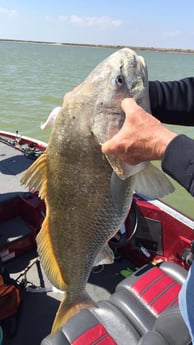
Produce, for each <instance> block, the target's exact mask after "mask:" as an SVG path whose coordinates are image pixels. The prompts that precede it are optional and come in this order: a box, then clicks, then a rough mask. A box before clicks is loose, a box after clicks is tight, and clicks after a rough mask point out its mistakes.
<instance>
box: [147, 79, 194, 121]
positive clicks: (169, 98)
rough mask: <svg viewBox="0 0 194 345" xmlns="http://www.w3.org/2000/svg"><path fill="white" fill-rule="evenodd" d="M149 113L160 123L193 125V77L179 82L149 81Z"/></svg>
mask: <svg viewBox="0 0 194 345" xmlns="http://www.w3.org/2000/svg"><path fill="white" fill-rule="evenodd" d="M149 93H150V103H151V112H152V114H153V115H154V116H155V117H157V118H158V119H159V120H160V121H161V122H163V123H168V124H176V125H183V126H193V125H194V77H191V78H185V79H181V80H179V81H168V82H160V81H149Z"/></svg>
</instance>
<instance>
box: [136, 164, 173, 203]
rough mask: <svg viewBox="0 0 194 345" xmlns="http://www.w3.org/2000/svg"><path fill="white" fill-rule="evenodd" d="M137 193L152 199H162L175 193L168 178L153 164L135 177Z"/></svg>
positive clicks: (148, 165)
mask: <svg viewBox="0 0 194 345" xmlns="http://www.w3.org/2000/svg"><path fill="white" fill-rule="evenodd" d="M134 189H135V192H137V193H140V194H143V195H146V196H148V197H150V198H162V197H164V196H165V195H168V194H169V193H172V192H173V191H174V187H173V185H172V183H171V182H170V181H169V179H168V178H167V176H166V175H165V174H164V173H163V172H162V171H161V170H160V169H159V168H157V167H156V166H154V165H153V164H152V163H148V164H147V165H146V166H145V168H144V169H142V170H141V171H140V172H139V173H138V174H136V175H135V188H134Z"/></svg>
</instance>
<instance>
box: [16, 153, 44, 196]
mask: <svg viewBox="0 0 194 345" xmlns="http://www.w3.org/2000/svg"><path fill="white" fill-rule="evenodd" d="M21 183H22V184H25V185H26V186H27V187H28V188H29V189H35V190H38V191H39V196H40V197H41V198H42V199H46V192H47V155H46V152H44V153H43V154H42V155H41V156H40V157H39V158H38V159H37V160H36V161H35V162H34V163H33V164H32V165H31V166H30V167H29V168H28V169H27V170H26V172H25V173H24V175H23V176H22V178H21Z"/></svg>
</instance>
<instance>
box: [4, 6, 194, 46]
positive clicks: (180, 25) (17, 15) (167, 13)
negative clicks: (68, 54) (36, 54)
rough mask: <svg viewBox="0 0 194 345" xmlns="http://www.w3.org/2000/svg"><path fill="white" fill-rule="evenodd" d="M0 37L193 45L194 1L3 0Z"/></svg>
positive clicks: (93, 42) (101, 42) (137, 44)
mask: <svg viewBox="0 0 194 345" xmlns="http://www.w3.org/2000/svg"><path fill="white" fill-rule="evenodd" d="M0 38H5V39H6V38H8V39H23V40H35V41H38V40H40V41H55V42H68V43H90V44H110V45H112V44H113V45H129V46H145V47H161V48H183V49H194V0H184V1H183V0H163V1H161V0H154V1H153V0H147V1H145V0H120V1H119V0H85V1H81V0H52V1H51V0H39V1H37V0H0Z"/></svg>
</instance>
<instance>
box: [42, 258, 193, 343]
mask: <svg viewBox="0 0 194 345" xmlns="http://www.w3.org/2000/svg"><path fill="white" fill-rule="evenodd" d="M186 275H187V272H186V271H185V270H184V269H183V268H181V267H180V266H178V265H176V264H174V263H171V262H164V263H162V264H161V265H159V266H151V265H147V266H144V267H143V268H141V269H140V270H138V271H137V272H135V273H134V274H133V275H131V276H130V277H128V278H126V279H124V280H123V281H122V282H121V283H120V284H118V286H117V288H116V291H115V293H114V294H113V295H112V296H111V297H110V299H109V300H108V301H101V302H99V303H98V307H94V308H89V309H84V310H82V311H80V312H79V313H78V314H76V315H75V316H74V317H73V318H72V319H71V320H69V321H68V322H67V324H66V325H65V326H64V327H63V328H62V329H61V330H60V331H58V332H57V333H56V334H55V335H53V336H51V335H49V336H47V337H46V338H45V339H43V341H42V343H41V345H97V344H98V345H127V344H130V345H189V344H190V336H189V333H188V330H187V328H186V326H185V324H184V321H183V319H182V317H181V315H180V312H179V308H178V304H177V303H178V301H177V297H178V292H179V290H180V288H181V285H182V283H183V281H184V280H185V278H186Z"/></svg>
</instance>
